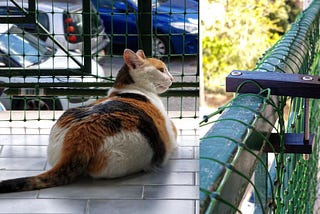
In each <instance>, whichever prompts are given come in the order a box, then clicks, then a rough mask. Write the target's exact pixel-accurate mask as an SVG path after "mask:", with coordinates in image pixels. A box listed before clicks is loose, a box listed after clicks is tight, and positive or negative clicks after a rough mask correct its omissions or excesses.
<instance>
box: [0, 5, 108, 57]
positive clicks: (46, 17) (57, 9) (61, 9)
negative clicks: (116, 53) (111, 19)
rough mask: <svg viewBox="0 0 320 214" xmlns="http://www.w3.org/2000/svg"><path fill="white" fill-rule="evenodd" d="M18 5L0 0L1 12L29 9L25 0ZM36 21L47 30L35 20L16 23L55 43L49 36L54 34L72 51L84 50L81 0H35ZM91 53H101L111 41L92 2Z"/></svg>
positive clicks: (13, 13)
mask: <svg viewBox="0 0 320 214" xmlns="http://www.w3.org/2000/svg"><path fill="white" fill-rule="evenodd" d="M17 3H18V5H19V7H17V6H16V5H14V4H13V3H12V2H11V1H8V0H0V15H1V16H22V15H23V14H24V13H23V12H22V11H23V10H26V11H28V7H29V6H28V1H21V0H17ZM36 10H37V21H38V22H39V23H40V24H41V25H42V26H43V27H44V28H45V31H48V33H49V34H48V33H46V32H45V31H44V30H43V29H42V28H41V27H39V26H38V25H37V24H35V23H18V24H17V25H18V27H20V28H22V29H25V30H27V31H29V32H31V33H34V34H37V36H39V38H41V39H42V40H44V41H46V43H47V44H48V45H50V46H57V44H54V41H53V40H52V39H51V38H50V37H49V35H53V37H54V39H55V40H57V41H58V42H59V43H60V44H61V45H62V46H63V47H64V48H66V49H67V50H71V51H76V52H80V53H82V52H83V27H84V26H83V23H82V1H79V2H78V3H76V2H72V3H70V2H69V1H64V2H63V1H59V2H56V1H49V0H46V1H41V2H38V1H36ZM90 10H91V12H90V14H91V19H90V22H91V35H90V37H91V54H99V55H104V54H105V53H106V52H107V51H108V49H109V44H110V39H109V37H108V36H107V34H106V33H105V28H104V25H103V21H102V20H101V19H100V17H99V16H98V14H97V11H96V9H95V8H94V6H93V5H92V4H91V9H90Z"/></svg>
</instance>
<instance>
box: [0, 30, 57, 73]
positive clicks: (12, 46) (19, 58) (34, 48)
mask: <svg viewBox="0 0 320 214" xmlns="http://www.w3.org/2000/svg"><path fill="white" fill-rule="evenodd" d="M0 47H1V51H2V52H4V53H5V54H8V55H10V57H11V58H12V59H13V60H14V61H16V62H17V63H19V64H20V65H21V66H24V67H28V66H31V65H34V64H39V63H40V62H42V61H45V60H46V59H47V58H48V57H49V56H50V55H52V54H53V50H52V49H50V48H49V47H47V46H46V44H45V43H43V41H41V40H39V39H37V38H36V37H34V36H32V35H31V34H28V33H26V32H23V31H22V30H21V29H19V28H17V27H14V26H13V27H12V28H11V29H10V33H3V34H1V35H0Z"/></svg>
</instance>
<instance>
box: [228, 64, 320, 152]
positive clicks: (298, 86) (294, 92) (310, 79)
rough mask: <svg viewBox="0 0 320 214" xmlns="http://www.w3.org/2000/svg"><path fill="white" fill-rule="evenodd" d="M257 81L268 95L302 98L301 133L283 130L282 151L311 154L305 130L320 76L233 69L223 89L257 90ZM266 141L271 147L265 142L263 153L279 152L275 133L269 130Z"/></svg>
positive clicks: (319, 92)
mask: <svg viewBox="0 0 320 214" xmlns="http://www.w3.org/2000/svg"><path fill="white" fill-rule="evenodd" d="M250 82H251V83H250ZM244 83H247V84H244ZM257 84H258V85H259V87H261V88H263V89H266V88H269V89H270V90H271V92H270V93H271V94H272V95H279V96H291V97H303V98H305V103H304V105H305V106H304V133H302V134H295V133H286V134H285V136H284V148H283V149H284V150H283V151H282V152H284V153H296V154H311V153H312V143H313V138H314V134H312V133H310V132H309V117H310V112H309V98H316V99H319V98H320V90H319V89H320V76H311V75H307V74H288V73H279V72H252V71H239V70H235V71H232V72H231V73H230V74H229V75H228V76H227V78H226V91H227V92H237V93H259V92H260V88H259V87H257ZM240 86H241V87H240ZM269 141H270V143H271V145H272V147H273V148H272V147H271V146H270V145H267V144H266V146H265V149H264V151H265V152H275V153H279V152H281V147H280V137H279V135H278V134H275V133H272V134H271V136H270V137H269Z"/></svg>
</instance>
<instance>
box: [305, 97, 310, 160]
mask: <svg viewBox="0 0 320 214" xmlns="http://www.w3.org/2000/svg"><path fill="white" fill-rule="evenodd" d="M309 111H310V110H309V98H305V99H304V124H303V125H304V127H303V131H304V137H303V142H304V144H308V143H309V139H310V131H309V119H310V112H309ZM303 159H305V160H309V155H308V154H304V155H303Z"/></svg>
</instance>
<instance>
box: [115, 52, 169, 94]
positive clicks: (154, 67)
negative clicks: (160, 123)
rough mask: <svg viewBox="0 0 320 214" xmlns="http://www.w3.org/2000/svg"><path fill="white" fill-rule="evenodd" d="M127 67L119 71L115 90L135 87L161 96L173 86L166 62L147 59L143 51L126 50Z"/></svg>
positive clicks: (124, 56) (124, 55) (124, 54)
mask: <svg viewBox="0 0 320 214" xmlns="http://www.w3.org/2000/svg"><path fill="white" fill-rule="evenodd" d="M123 59H124V62H125V65H124V66H123V67H122V68H121V70H120V71H119V73H118V75H117V78H116V81H115V85H114V87H115V88H124V87H131V86H133V87H135V88H141V89H144V90H147V91H150V92H154V93H157V94H161V93H163V92H165V91H166V90H168V88H169V87H170V86H171V84H172V81H173V77H172V75H171V74H170V73H169V71H168V68H167V66H166V65H165V63H164V62H162V61H161V60H159V59H155V58H147V57H146V56H145V54H144V52H143V51H142V50H138V51H137V52H136V53H135V52H133V51H132V50H129V49H125V50H124V53H123Z"/></svg>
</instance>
